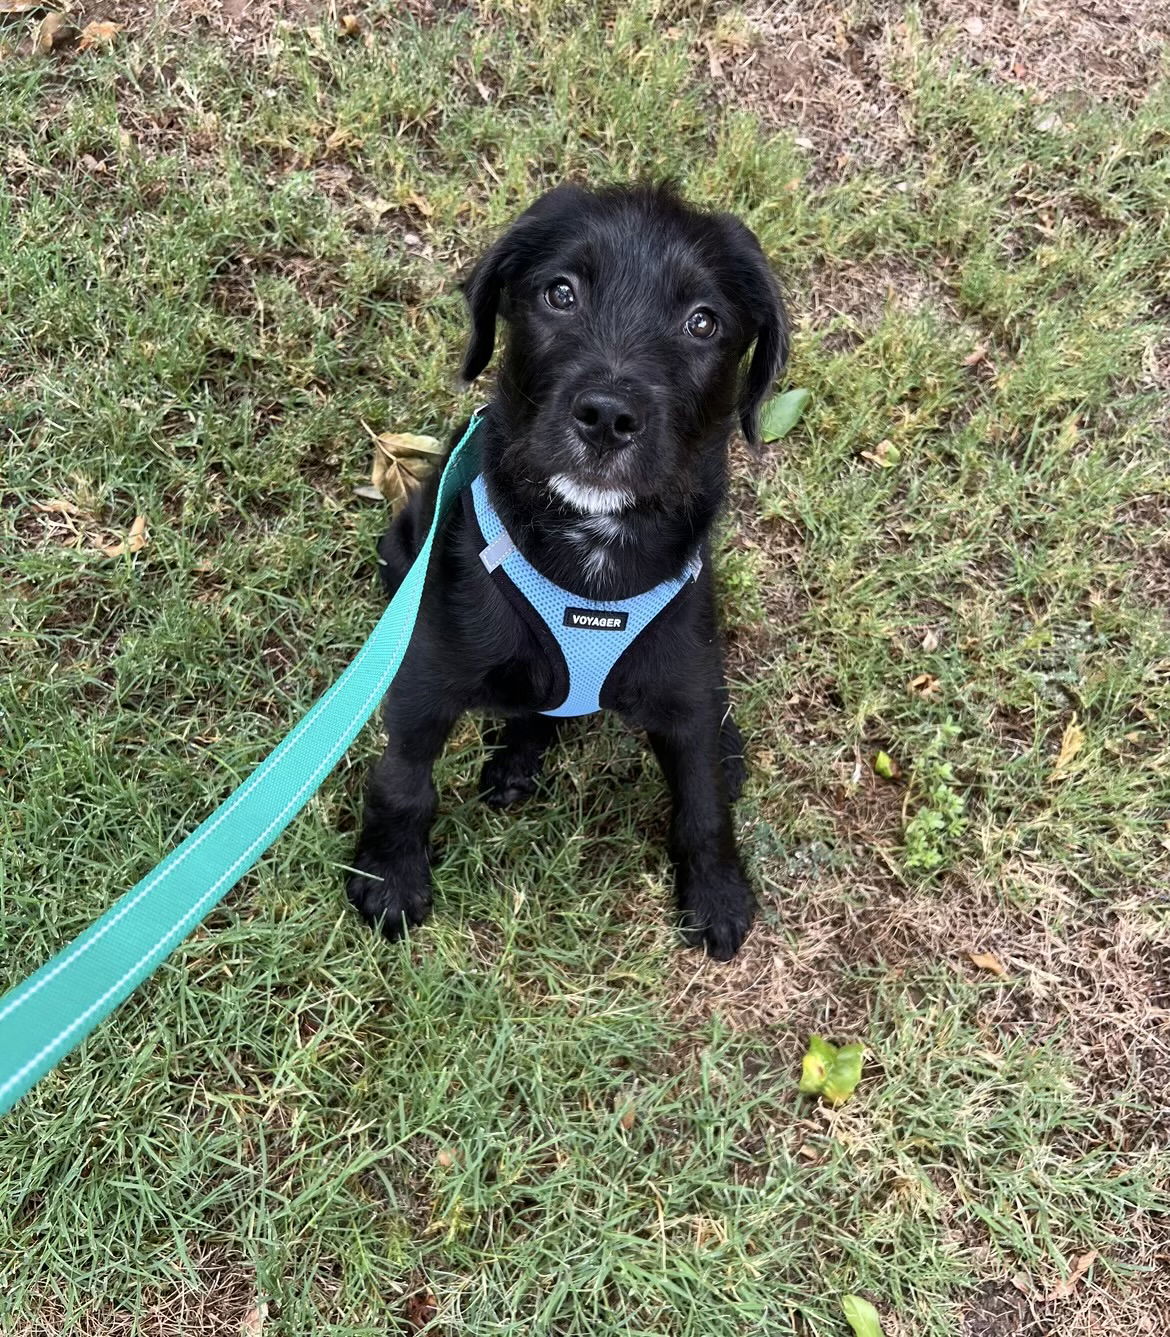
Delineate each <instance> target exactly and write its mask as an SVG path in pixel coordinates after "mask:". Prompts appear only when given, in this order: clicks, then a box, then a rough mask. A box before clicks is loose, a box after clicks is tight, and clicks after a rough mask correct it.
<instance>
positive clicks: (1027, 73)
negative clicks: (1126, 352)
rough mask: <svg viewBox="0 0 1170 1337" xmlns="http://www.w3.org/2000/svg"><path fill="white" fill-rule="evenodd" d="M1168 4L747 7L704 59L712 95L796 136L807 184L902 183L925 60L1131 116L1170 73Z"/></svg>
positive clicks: (1083, 0) (1101, 0) (961, 0)
mask: <svg viewBox="0 0 1170 1337" xmlns="http://www.w3.org/2000/svg"><path fill="white" fill-rule="evenodd" d="M1168 41H1170V4H1167V3H1166V0H1157V3H1154V4H1142V3H1138V0H1076V2H1075V3H1071V4H1070V3H1064V0H1046V2H1042V3H1039V4H1028V5H1024V4H1020V5H1018V6H1017V5H1014V4H1002V3H995V0H934V3H928V4H927V5H925V6H924V7H923V8H922V9H921V10H920V11H919V13H918V18H917V23H916V25H915V26H911V24H909V23H908V22H907V20H906V17H905V9H904V7H903V6H902V5H891V4H873V3H864V0H863V2H862V3H860V4H844V3H827V4H826V3H821V4H812V5H777V4H773V3H759V2H757V3H756V4H754V5H752V6H750V7H749V8H748V9H747V10H746V12H745V14H744V16H743V20H742V25H741V24H729V23H728V21H727V20H723V21H722V22H721V24H719V25H717V26H716V28H715V29H714V30H713V32H711V33H710V34H708V35H707V37H706V39H705V43H704V48H703V57H702V58H703V60H704V61H705V63H706V66H707V69H708V72H709V74H710V75H711V76H712V82H713V85H714V87H715V90H716V94H717V96H718V97H719V98H720V100H721V101H724V102H729V103H733V104H735V105H738V106H742V107H744V108H746V109H748V110H750V111H752V112H754V113H755V114H756V115H758V116H759V117H760V119H761V120H763V121H764V122H765V123H766V124H769V125H772V126H775V127H777V128H780V129H785V130H789V131H793V132H795V134H796V136H797V138H798V142H800V143H801V146H802V147H805V148H807V150H808V151H809V152H810V153H811V154H812V155H813V157H814V160H815V163H816V170H815V171H814V173H813V175H814V176H817V175H821V176H832V175H839V174H840V173H842V172H845V171H848V170H851V169H853V168H855V167H859V166H865V167H886V168H889V169H891V170H896V164H897V162H898V160H899V159H900V157H901V156H902V155H903V154H904V153H905V152H906V150H907V149H908V148H909V147H910V145H911V142H912V140H913V127H912V124H911V110H910V104H909V99H908V96H907V89H908V88H909V87H910V86H911V83H912V81H913V79H914V69H915V66H916V63H917V62H918V61H920V60H921V59H922V57H923V56H924V55H926V56H928V57H929V58H930V60H931V62H932V64H933V65H934V66H935V67H936V68H937V69H940V70H945V69H946V68H947V67H948V66H949V65H952V64H957V65H959V66H968V67H971V68H977V69H980V70H982V71H984V72H985V74H986V76H987V77H988V78H990V79H994V80H996V81H999V82H1003V83H1008V84H1014V85H1015V86H1017V87H1018V88H1020V89H1021V90H1022V91H1025V92H1027V93H1030V94H1031V95H1032V96H1034V97H1035V99H1036V100H1037V101H1045V100H1047V99H1049V98H1061V99H1066V100H1069V101H1071V102H1072V103H1074V104H1076V105H1082V106H1089V105H1091V104H1092V103H1094V102H1098V101H1101V100H1108V101H1113V102H1122V103H1130V104H1132V103H1136V102H1138V101H1140V100H1141V98H1142V97H1144V96H1145V94H1146V93H1147V92H1148V91H1149V90H1150V88H1151V87H1152V86H1153V85H1154V84H1155V83H1156V82H1157V81H1158V80H1159V79H1160V78H1163V77H1165V76H1166V74H1167V73H1168V72H1170V64H1168V61H1167V56H1166V43H1167V42H1168Z"/></svg>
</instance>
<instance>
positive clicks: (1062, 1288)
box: [1045, 1249, 1098, 1300]
mask: <svg viewBox="0 0 1170 1337" xmlns="http://www.w3.org/2000/svg"><path fill="white" fill-rule="evenodd" d="M1097 1257H1098V1254H1097V1250H1096V1249H1090V1250H1089V1252H1088V1253H1083V1254H1081V1256H1080V1257H1079V1258H1078V1259H1077V1261H1076V1262H1075V1263H1074V1264H1073V1270H1072V1271H1071V1272H1070V1273H1069V1274H1068V1276H1067V1277H1065V1279H1064V1280H1063V1281H1058V1282H1057V1283H1056V1285H1055V1286H1054V1287H1053V1288H1052V1289H1051V1290H1050V1291H1049V1292H1048V1294H1047V1296H1045V1299H1048V1300H1067V1299H1068V1297H1069V1296H1070V1295H1071V1294H1072V1293H1073V1291H1075V1290H1076V1288H1077V1283H1078V1282H1079V1281H1080V1279H1081V1278H1082V1277H1083V1276H1084V1275H1085V1273H1086V1272H1087V1271H1088V1270H1089V1268H1091V1267H1092V1266H1093V1264H1094V1263H1095V1262H1096V1261H1097Z"/></svg>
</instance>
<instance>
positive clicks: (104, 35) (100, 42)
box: [77, 19, 122, 51]
mask: <svg viewBox="0 0 1170 1337" xmlns="http://www.w3.org/2000/svg"><path fill="white" fill-rule="evenodd" d="M121 31H122V25H121V24H120V23H111V22H110V20H109V19H102V20H101V21H100V22H98V23H87V24H86V25H85V27H84V28H82V30H81V41H80V42H78V43H77V49H78V51H92V50H93V49H94V48H95V47H103V46H110V45H112V44H113V41H114V38H115V37H117V35H118V34H119V33H120V32H121Z"/></svg>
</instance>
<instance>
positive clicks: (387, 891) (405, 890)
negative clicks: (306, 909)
mask: <svg viewBox="0 0 1170 1337" xmlns="http://www.w3.org/2000/svg"><path fill="white" fill-rule="evenodd" d="M353 866H354V872H352V873H351V874H350V876H349V880H348V881H347V883H346V886H345V890H346V894H347V895H348V896H349V899H350V901H352V903H353V904H354V906H355V907H356V909H357V911H358V913H359V914H360V915H361V917H362V918H363V919H364V920H365V921H366V923H367V924H369V925H370V926H371V927H372V928H379V929H381V930H382V932H383V933H384V934H385V935H386V937H387V938H389V939H390V941H391V942H393V941H395V939H397V938H401V937H402V935H403V934H404V933H405V932H406V929H407V927H408V926H409V927H416V926H417V925H419V924H421V923H422V922H423V921H424V920H425V919H426V917H427V916H428V915H429V914H430V912H431V874H430V869H429V868H428V867H427V862H426V859H425V858H422V859H419V860H413V859H403V858H401V857H398V858H394V859H387V860H384V859H380V858H378V857H377V856H376V855H373V854H370V853H368V852H366V851H364V850H359V851H358V852H357V854H356V855H355V856H354V861H353Z"/></svg>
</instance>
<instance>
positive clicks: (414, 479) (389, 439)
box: [371, 432, 446, 510]
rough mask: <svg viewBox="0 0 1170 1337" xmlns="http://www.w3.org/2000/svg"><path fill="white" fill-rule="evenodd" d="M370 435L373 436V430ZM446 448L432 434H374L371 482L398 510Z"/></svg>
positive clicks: (435, 464) (430, 470)
mask: <svg viewBox="0 0 1170 1337" xmlns="http://www.w3.org/2000/svg"><path fill="white" fill-rule="evenodd" d="M371 435H373V434H372V433H371ZM445 453H446V452H445V450H444V448H443V446H442V445H440V443H439V442H438V441H437V440H436V439H435V438H434V437H433V436H415V435H414V434H413V433H411V432H383V433H382V434H381V435H380V436H375V437H374V467H373V471H372V474H371V481H372V482H373V484H374V486H375V487H376V488H377V489H378V491H379V492H381V494H382V495H383V496H384V497H385V498H386V500H387V501H388V502H389V503H390V505H391V507H392V508H393V509H395V510H397V509H398V508H399V507H400V506H402V505H403V504H404V503H405V501H406V499H407V497H409V496H410V494H411V493H412V492H413V491H414V490H415V488H416V487H418V485H419V484H420V483H421V482H422V481H423V479H424V478H426V477H427V475H428V474H430V473H431V472H432V471H433V470H434V469H436V468H437V467H438V465H439V464H440V463H441V461H442V458H443V455H444V454H445Z"/></svg>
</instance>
